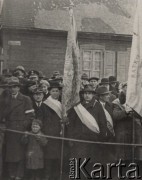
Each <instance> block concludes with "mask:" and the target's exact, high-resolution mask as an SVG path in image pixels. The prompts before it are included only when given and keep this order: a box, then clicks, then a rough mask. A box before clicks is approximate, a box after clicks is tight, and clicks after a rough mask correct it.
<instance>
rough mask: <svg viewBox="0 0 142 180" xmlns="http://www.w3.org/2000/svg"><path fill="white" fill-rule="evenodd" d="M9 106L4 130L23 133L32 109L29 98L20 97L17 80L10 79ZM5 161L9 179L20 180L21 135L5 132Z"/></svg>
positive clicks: (32, 111) (21, 173) (21, 163)
mask: <svg viewBox="0 0 142 180" xmlns="http://www.w3.org/2000/svg"><path fill="white" fill-rule="evenodd" d="M8 86H9V89H10V98H9V104H8V106H7V114H6V116H5V120H6V128H7V129H9V130H12V131H18V132H24V131H26V130H27V129H28V127H29V126H30V125H31V120H32V118H33V113H34V110H33V107H32V102H31V100H30V98H29V97H27V96H24V95H22V94H21V93H20V92H19V91H20V83H19V80H18V78H16V77H11V80H10V82H9V84H8ZM5 135H6V137H5V143H6V159H5V161H6V162H7V165H8V172H9V178H10V179H11V180H12V179H14V180H15V179H16V180H20V179H22V178H23V176H24V147H23V145H22V143H21V137H22V134H20V133H16V132H10V131H8V130H7V131H6V134H5Z"/></svg>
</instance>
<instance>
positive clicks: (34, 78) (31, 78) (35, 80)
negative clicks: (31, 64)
mask: <svg viewBox="0 0 142 180" xmlns="http://www.w3.org/2000/svg"><path fill="white" fill-rule="evenodd" d="M30 80H31V81H34V82H37V81H38V80H39V78H38V76H36V75H35V76H31V77H30Z"/></svg>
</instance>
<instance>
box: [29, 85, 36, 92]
mask: <svg viewBox="0 0 142 180" xmlns="http://www.w3.org/2000/svg"><path fill="white" fill-rule="evenodd" d="M36 88H37V85H36V84H35V85H32V86H29V87H28V90H29V91H30V92H34V90H35V89H36Z"/></svg>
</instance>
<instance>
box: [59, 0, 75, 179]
mask: <svg viewBox="0 0 142 180" xmlns="http://www.w3.org/2000/svg"><path fill="white" fill-rule="evenodd" d="M69 1H70V6H69V9H72V8H73V7H74V3H73V2H72V0H69ZM65 124H68V120H67V114H64V113H63V115H62V121H61V136H62V137H63V138H64V137H65ZM63 164H64V139H62V145H61V163H60V180H63Z"/></svg>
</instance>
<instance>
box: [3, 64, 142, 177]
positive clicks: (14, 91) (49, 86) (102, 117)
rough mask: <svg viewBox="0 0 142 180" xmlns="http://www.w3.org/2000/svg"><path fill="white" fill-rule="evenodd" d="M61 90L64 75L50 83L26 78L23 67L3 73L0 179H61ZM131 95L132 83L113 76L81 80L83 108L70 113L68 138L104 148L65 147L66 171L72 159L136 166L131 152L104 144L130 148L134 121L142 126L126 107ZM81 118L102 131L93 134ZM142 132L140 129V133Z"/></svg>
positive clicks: (32, 74)
mask: <svg viewBox="0 0 142 180" xmlns="http://www.w3.org/2000/svg"><path fill="white" fill-rule="evenodd" d="M62 88H63V77H62V76H61V75H60V72H59V71H55V72H53V75H52V77H51V78H47V77H46V76H44V75H43V73H42V72H40V71H36V70H31V71H29V72H28V73H27V72H26V71H25V69H24V67H23V66H18V67H16V68H15V70H14V71H9V70H8V69H5V70H3V75H1V77H0V176H2V175H4V176H8V178H9V180H22V179H24V177H26V179H29V180H40V179H42V178H43V179H45V180H55V179H56V180H57V179H59V177H60V167H61V151H62V141H61V140H60V139H58V137H61V134H62V123H63V122H62V121H61V102H62V101H61V94H62ZM126 90H127V83H126V82H124V83H120V82H118V81H117V79H116V77H114V76H110V77H108V78H106V77H105V78H102V79H99V78H98V77H91V78H89V77H88V76H87V74H85V73H84V74H82V76H81V87H80V102H78V104H77V105H75V106H74V107H72V108H71V109H70V110H69V111H68V113H67V115H68V121H67V123H65V134H64V136H65V137H66V138H69V139H77V140H85V141H93V142H95V141H99V142H102V144H101V145H100V144H89V143H85V142H84V143H82V142H79V141H78V142H75V141H71V140H69V141H66V142H65V144H64V154H65V155H64V160H63V164H64V166H63V167H64V169H68V168H67V166H68V160H69V158H91V161H90V163H89V168H90V167H91V165H92V163H93V162H101V163H107V162H112V161H113V162H114V161H117V160H118V159H119V158H121V159H123V160H130V161H131V158H132V148H130V147H127V146H117V147H115V146H113V145H109V146H106V145H105V146H104V145H103V142H116V143H130V144H131V143H132V142H133V117H134V116H135V117H136V118H137V122H138V123H141V118H140V117H139V116H138V115H137V114H134V112H133V111H132V109H131V108H129V107H128V106H127V105H126ZM78 105H81V109H82V107H83V108H84V109H83V111H82V110H81V109H78ZM82 118H86V121H87V120H88V121H89V120H91V121H92V122H93V123H96V124H97V126H96V127H98V129H97V130H92V129H91V128H90V127H89V126H88V125H87V123H85V122H84V121H83V119H82ZM136 126H137V124H136V125H135V127H136ZM140 131H141V129H140V128H139V131H137V132H140ZM48 136H52V137H53V138H48ZM138 136H139V134H138ZM56 137H57V138H56ZM63 171H64V170H63ZM65 171H66V170H65ZM66 173H67V174H68V172H66ZM65 179H66V180H67V178H65Z"/></svg>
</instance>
